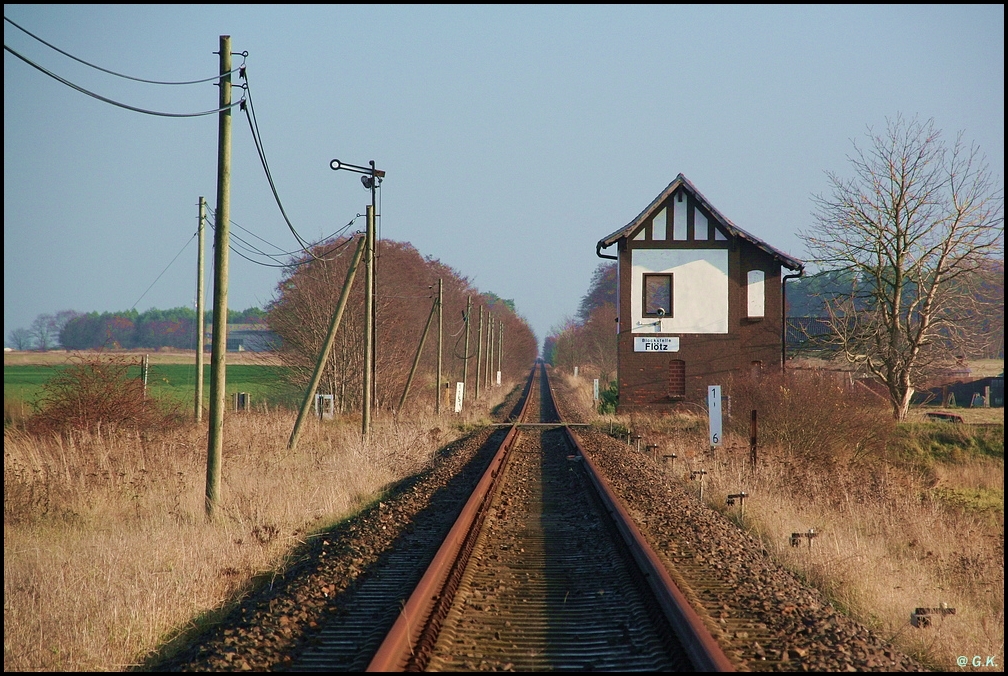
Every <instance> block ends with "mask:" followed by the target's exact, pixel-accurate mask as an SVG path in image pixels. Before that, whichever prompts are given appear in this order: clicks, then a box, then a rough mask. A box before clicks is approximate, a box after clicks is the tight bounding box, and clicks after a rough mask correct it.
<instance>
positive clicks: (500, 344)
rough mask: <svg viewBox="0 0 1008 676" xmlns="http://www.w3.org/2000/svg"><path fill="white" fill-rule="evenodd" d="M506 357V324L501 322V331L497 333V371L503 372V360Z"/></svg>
mask: <svg viewBox="0 0 1008 676" xmlns="http://www.w3.org/2000/svg"><path fill="white" fill-rule="evenodd" d="M503 356H504V322H503V321H502V322H501V325H500V331H499V332H498V333H497V370H498V371H500V370H501V359H502V358H503Z"/></svg>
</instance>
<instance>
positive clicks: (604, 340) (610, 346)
mask: <svg viewBox="0 0 1008 676" xmlns="http://www.w3.org/2000/svg"><path fill="white" fill-rule="evenodd" d="M543 353H544V358H545V359H546V361H548V362H549V363H550V364H552V365H553V366H558V367H560V368H565V369H567V370H573V368H574V367H575V366H580V367H582V368H583V367H585V366H593V367H595V369H596V370H597V371H598V372H599V378H600V379H601V381H602V382H603V383H608V382H609V381H610V380H611V379H613V378H615V377H616V263H600V264H599V266H598V267H597V268H595V272H594V273H593V274H592V278H591V282H590V283H589V285H588V292H587V293H586V294H585V295H584V297H583V298H582V299H581V304H580V305H579V306H578V313H577V316H576V317H571V318H568V319H566V320H565V321H564V322H563V323H562V324H561V325H560V326H559V327H557V328H555V329H554V330H553V332H552V333H551V334H550V335H549V336H547V337H546V341H545V343H544V346H543Z"/></svg>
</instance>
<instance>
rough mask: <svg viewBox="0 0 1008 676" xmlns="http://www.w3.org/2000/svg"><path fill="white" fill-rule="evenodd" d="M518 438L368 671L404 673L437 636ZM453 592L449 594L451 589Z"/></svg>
mask: <svg viewBox="0 0 1008 676" xmlns="http://www.w3.org/2000/svg"><path fill="white" fill-rule="evenodd" d="M539 368H541V366H540V365H539V364H538V363H537V364H536V365H535V366H533V367H532V372H531V374H530V375H529V381H528V383H526V385H525V389H524V391H523V393H522V403H521V406H520V409H519V413H518V416H517V417H518V421H521V420H522V419H523V418H524V417H525V414H526V411H527V408H528V403H529V399H530V397H529V395H530V393H531V391H532V383H533V379H534V378H535V377H536V374H537V373H538V371H539ZM517 436H518V425H517V424H512V426H511V430H510V431H508V433H507V436H505V437H504V441H502V442H501V445H500V448H499V449H498V450H497V453H496V454H495V455H494V457H493V459H492V460H491V461H490V465H489V466H488V467H487V469H486V471H485V472H484V473H483V476H482V477H481V478H480V480H479V483H478V484H477V485H476V488H475V489H474V490H473V492H472V495H471V496H470V497H469V500H467V501H466V504H465V506H464V507H463V508H462V512H461V513H460V514H459V516H458V518H457V519H456V520H455V524H454V525H453V526H452V529H451V531H449V533H448V536H447V537H446V538H445V540H444V542H443V543H442V544H441V547H440V548H439V549H438V551H437V554H435V555H434V559H433V560H432V561H431V563H430V565H429V566H428V567H427V570H426V572H425V573H424V576H423V577H422V578H421V580H420V582H419V583H418V584H417V586H416V589H415V590H414V591H413V593H412V594H411V595H410V597H409V599H408V600H407V602H406V604H405V605H404V606H403V609H402V612H400V613H399V617H398V618H396V621H395V624H393V625H392V628H391V629H390V630H389V632H388V634H387V635H386V636H385V639H384V640H383V641H382V644H381V646H379V648H378V651H377V652H376V653H375V655H374V657H373V658H371V662H370V663H369V664H368V666H367V671H403V670H405V669H406V668H407V667H408V666H409V664H410V661H411V660H412V659H413V657H414V647H415V646H417V645H418V644H419V643H420V642H421V640H422V639H423V638H424V637H425V635H431V634H432V633H434V634H436V629H437V627H434V626H432V622H437V619H436V618H435V617H434V616H435V615H438V614H439V613H437V612H436V611H437V610H438V606H445V605H446V604H448V603H450V596H451V595H452V594H453V592H454V587H455V586H457V584H458V578H459V577H460V576H461V572H462V570H463V569H464V568H465V564H466V563H467V561H468V552H467V551H466V550H471V548H472V545H473V544H474V543H475V539H476V535H477V534H478V533H479V530H480V528H481V526H482V524H483V517H484V516H485V514H486V509H485V507H486V505H487V504H488V503H489V501H490V500H491V499H492V497H493V493H494V490H493V489H494V488H496V486H497V482H498V481H499V480H500V478H501V477H502V476H503V472H501V471H500V470H501V468H503V466H504V463H505V461H506V460H507V456H508V453H509V452H510V450H511V447H512V446H513V445H514V441H515V439H516V438H517ZM449 587H450V588H449Z"/></svg>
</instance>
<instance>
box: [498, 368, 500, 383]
mask: <svg viewBox="0 0 1008 676" xmlns="http://www.w3.org/2000/svg"><path fill="white" fill-rule="evenodd" d="M497 385H500V371H498V372H497Z"/></svg>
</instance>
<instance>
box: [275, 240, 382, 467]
mask: <svg viewBox="0 0 1008 676" xmlns="http://www.w3.org/2000/svg"><path fill="white" fill-rule="evenodd" d="M366 242H367V239H366V237H362V238H361V239H360V240H358V241H357V248H356V249H355V250H354V255H353V259H352V260H351V261H350V267H349V268H348V269H347V274H346V281H344V282H343V291H342V292H341V293H340V298H339V302H338V303H337V304H336V310H335V311H334V312H333V316H332V320H331V321H330V323H329V333H328V334H327V335H326V339H325V342H324V343H323V344H322V349H321V350H320V351H319V356H318V361H317V362H316V363H315V372H314V373H313V374H312V379H311V382H310V383H309V384H308V391H307V392H306V393H305V398H304V401H303V402H302V403H301V410H300V411H299V412H298V417H297V421H296V422H295V423H294V429H293V430H292V431H291V435H290V440H289V441H288V442H287V448H288V449H290V450H292V451H293V450H294V448H295V447H296V446H297V440H298V434H299V433H300V432H301V425H302V424H304V421H305V419H306V418H307V417H308V411H310V410H311V405H312V399H314V397H315V390H317V389H318V384H319V381H320V380H321V379H322V372H323V371H324V370H325V365H326V362H327V361H328V360H329V353H330V352H331V351H332V345H333V341H334V340H335V339H336V331H338V330H339V325H340V321H341V320H342V319H343V310H344V308H346V303H347V298H349V297H350V287H351V286H353V281H354V276H355V275H356V274H357V266H358V265H359V264H360V259H361V254H362V253H363V252H364V248H365V245H366ZM320 411H321V409H320Z"/></svg>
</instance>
